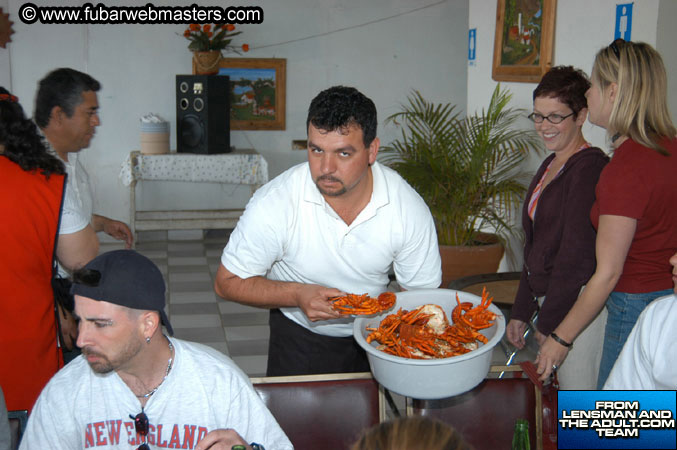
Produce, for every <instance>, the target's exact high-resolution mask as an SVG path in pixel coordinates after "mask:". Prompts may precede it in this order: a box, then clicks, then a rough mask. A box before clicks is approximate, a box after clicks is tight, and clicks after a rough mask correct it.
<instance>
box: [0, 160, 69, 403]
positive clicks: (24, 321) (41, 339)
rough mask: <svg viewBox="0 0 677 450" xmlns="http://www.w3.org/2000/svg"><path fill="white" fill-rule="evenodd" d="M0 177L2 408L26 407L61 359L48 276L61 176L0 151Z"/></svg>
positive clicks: (59, 204) (60, 196)
mask: <svg viewBox="0 0 677 450" xmlns="http://www.w3.org/2000/svg"><path fill="white" fill-rule="evenodd" d="M0 178H1V179H2V187H1V188H0V211H2V213H1V214H0V215H1V216H2V217H1V218H0V236H2V246H1V248H2V250H0V292H1V294H0V349H2V358H0V385H1V386H2V390H3V392H4V394H5V401H6V403H7V409H8V410H10V411H11V410H22V409H27V410H29V411H30V410H31V409H32V408H33V404H34V403H35V400H37V398H38V395H39V394H40V391H41V390H42V388H43V387H44V386H45V385H46V384H47V381H49V379H50V378H51V377H52V375H54V374H55V373H56V372H57V371H58V370H59V368H60V367H61V366H62V365H63V361H62V357H61V354H60V353H61V352H60V351H59V349H58V348H57V337H56V336H57V332H56V322H55V316H54V296H53V293H52V287H51V281H50V280H51V278H52V255H53V252H54V239H55V237H56V234H57V228H58V223H59V210H60V208H61V198H62V195H63V188H64V180H65V177H64V176H63V175H52V176H50V177H49V179H46V178H45V176H44V175H41V174H39V173H37V172H26V171H24V170H22V169H21V168H20V167H19V166H18V165H17V164H15V163H13V162H12V161H10V160H9V159H7V158H5V157H2V156H0Z"/></svg>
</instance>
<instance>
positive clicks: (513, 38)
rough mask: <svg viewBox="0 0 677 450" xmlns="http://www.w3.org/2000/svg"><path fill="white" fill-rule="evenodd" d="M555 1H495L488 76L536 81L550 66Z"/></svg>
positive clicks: (500, 79) (500, 78)
mask: <svg viewBox="0 0 677 450" xmlns="http://www.w3.org/2000/svg"><path fill="white" fill-rule="evenodd" d="M556 10H557V0H498V3H497V7H496V36H495V39H494V60H493V65H492V71H491V76H492V78H493V79H494V80H496V81H518V82H526V83H538V82H539V81H540V80H541V77H542V76H543V74H544V73H545V72H547V71H548V69H550V67H551V66H552V56H553V40H554V36H555V13H556Z"/></svg>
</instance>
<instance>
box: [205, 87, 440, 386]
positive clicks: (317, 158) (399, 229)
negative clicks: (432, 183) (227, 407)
mask: <svg viewBox="0 0 677 450" xmlns="http://www.w3.org/2000/svg"><path fill="white" fill-rule="evenodd" d="M306 126H307V130H308V162H307V163H303V164H299V165H297V166H294V167H292V168H291V169H289V170H287V171H286V172H284V173H282V174H281V175H280V176H278V177H276V178H275V179H274V180H272V181H271V182H269V183H268V184H266V185H265V186H263V187H262V188H261V189H259V190H258V191H257V192H256V194H255V195H254V197H253V198H252V199H251V201H250V202H249V204H248V205H247V208H246V210H245V212H244V214H243V215H242V217H241V218H240V220H239V222H238V224H237V227H236V228H235V230H234V231H233V233H232V235H231V236H230V239H229V241H228V244H227V245H226V247H225V249H224V251H223V255H222V258H221V266H220V267H219V270H218V272H217V276H216V281H215V286H214V287H215V290H216V293H217V294H218V295H220V296H221V297H223V298H225V299H227V300H231V301H236V302H239V303H244V304H248V305H252V306H258V307H262V308H269V309H271V314H270V345H269V350H268V352H269V355H268V369H267V375H268V376H276V375H297V374H313V373H331V372H360V371H368V370H369V364H368V361H367V359H366V355H365V354H364V352H363V351H362V350H361V349H360V348H359V346H358V345H357V344H356V343H355V341H354V340H353V338H352V322H353V319H352V318H344V317H340V316H339V314H338V313H337V312H336V311H335V310H334V309H333V308H332V303H331V301H330V300H329V299H330V298H331V297H334V296H337V295H342V294H343V293H356V294H363V293H368V294H369V295H370V296H377V295H378V294H380V293H381V292H384V291H385V290H386V287H387V285H388V282H389V279H388V273H389V271H390V269H391V268H392V270H393V271H394V273H395V276H396V278H397V282H398V283H399V285H400V286H401V287H402V288H403V289H421V288H436V287H439V285H440V282H441V277H442V270H441V262H440V255H439V249H438V245H437V236H436V233H435V225H434V222H433V219H432V216H431V214H430V211H429V209H428V207H427V206H426V205H425V203H424V202H423V200H422V199H421V197H420V196H419V195H418V194H417V193H416V192H415V191H414V189H413V188H412V187H411V186H409V185H408V184H407V183H406V182H405V181H404V179H402V177H400V176H399V175H398V174H397V173H396V172H395V171H393V170H391V169H389V168H387V167H384V166H382V165H380V164H379V163H378V162H377V161H376V155H377V154H378V150H379V145H380V141H379V139H378V138H377V137H376V127H377V119H376V107H375V105H374V103H373V102H372V101H371V100H370V99H368V98H367V97H365V96H364V95H363V94H362V93H360V92H359V91H357V90H356V89H354V88H349V87H343V86H336V87H332V88H330V89H327V90H325V91H323V92H321V93H320V94H319V95H317V97H315V99H313V101H312V102H311V104H310V108H309V111H308V118H307V120H306Z"/></svg>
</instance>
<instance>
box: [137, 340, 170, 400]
mask: <svg viewBox="0 0 677 450" xmlns="http://www.w3.org/2000/svg"><path fill="white" fill-rule="evenodd" d="M167 342H169V361H167V370H166V371H165V376H164V378H162V381H160V384H158V385H157V386H155V387H154V388H153V389H151V390H150V391H148V392H147V393H146V394H142V395H137V396H136V398H149V397H150V396H152V395H153V394H155V393H156V392H157V390H158V389H159V388H160V386H162V383H164V382H165V380H166V379H167V377H168V376H169V372H170V371H171V370H172V363H173V362H174V346H173V345H172V341H170V340H169V338H167ZM134 395H136V394H134Z"/></svg>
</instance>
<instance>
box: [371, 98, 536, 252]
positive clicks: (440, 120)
mask: <svg viewBox="0 0 677 450" xmlns="http://www.w3.org/2000/svg"><path fill="white" fill-rule="evenodd" d="M511 98H512V95H511V94H510V93H509V92H508V91H507V90H501V87H500V85H498V86H497V87H496V89H495V90H494V92H493V95H492V96H491V101H490V103H489V107H488V108H487V109H486V110H484V109H483V110H482V112H481V113H476V114H473V115H470V116H467V117H462V116H461V115H460V114H459V113H457V112H456V111H455V109H456V107H455V106H454V105H452V104H449V103H439V104H437V103H433V102H429V101H427V100H426V99H424V98H423V96H422V95H421V94H420V93H419V92H418V91H413V92H412V94H411V95H410V96H409V97H407V103H405V104H403V105H401V109H400V111H398V112H396V113H395V114H393V115H391V116H390V117H388V118H387V119H386V123H393V124H395V125H397V126H398V127H399V128H400V130H399V131H400V137H399V138H397V139H395V140H394V141H393V142H391V143H390V145H388V146H385V147H384V148H383V149H382V155H383V158H382V161H383V162H384V163H385V164H387V165H388V166H390V167H392V168H393V169H395V170H396V171H397V172H399V173H400V175H402V177H403V178H404V179H405V180H407V182H408V183H409V184H411V185H412V186H413V187H414V189H416V191H417V192H418V193H419V194H420V195H421V197H423V199H424V200H425V202H426V203H427V205H428V207H429V208H430V211H431V212H432V215H433V218H434V219H435V225H436V227H437V233H438V238H439V243H440V244H441V245H473V244H474V243H475V242H476V236H477V233H478V232H480V231H481V230H486V229H491V230H493V231H494V232H495V233H496V234H497V235H498V236H499V238H500V239H501V240H502V241H503V242H504V243H505V242H507V238H508V237H509V236H510V235H511V234H513V232H512V228H511V225H510V224H511V217H512V214H514V213H515V212H516V211H518V210H519V206H520V205H521V203H522V200H523V198H524V193H525V191H526V186H527V183H528V181H529V177H528V175H527V174H526V173H525V172H524V171H523V166H524V163H525V160H526V158H527V157H528V155H529V153H530V152H532V151H537V152H538V151H539V148H540V140H539V139H538V136H537V135H536V133H535V132H534V131H533V130H528V131H525V130H519V129H516V128H515V122H516V121H517V120H518V119H519V118H520V117H522V116H523V114H524V113H525V111H524V110H522V109H515V108H509V107H508V104H509V103H510V100H511Z"/></svg>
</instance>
